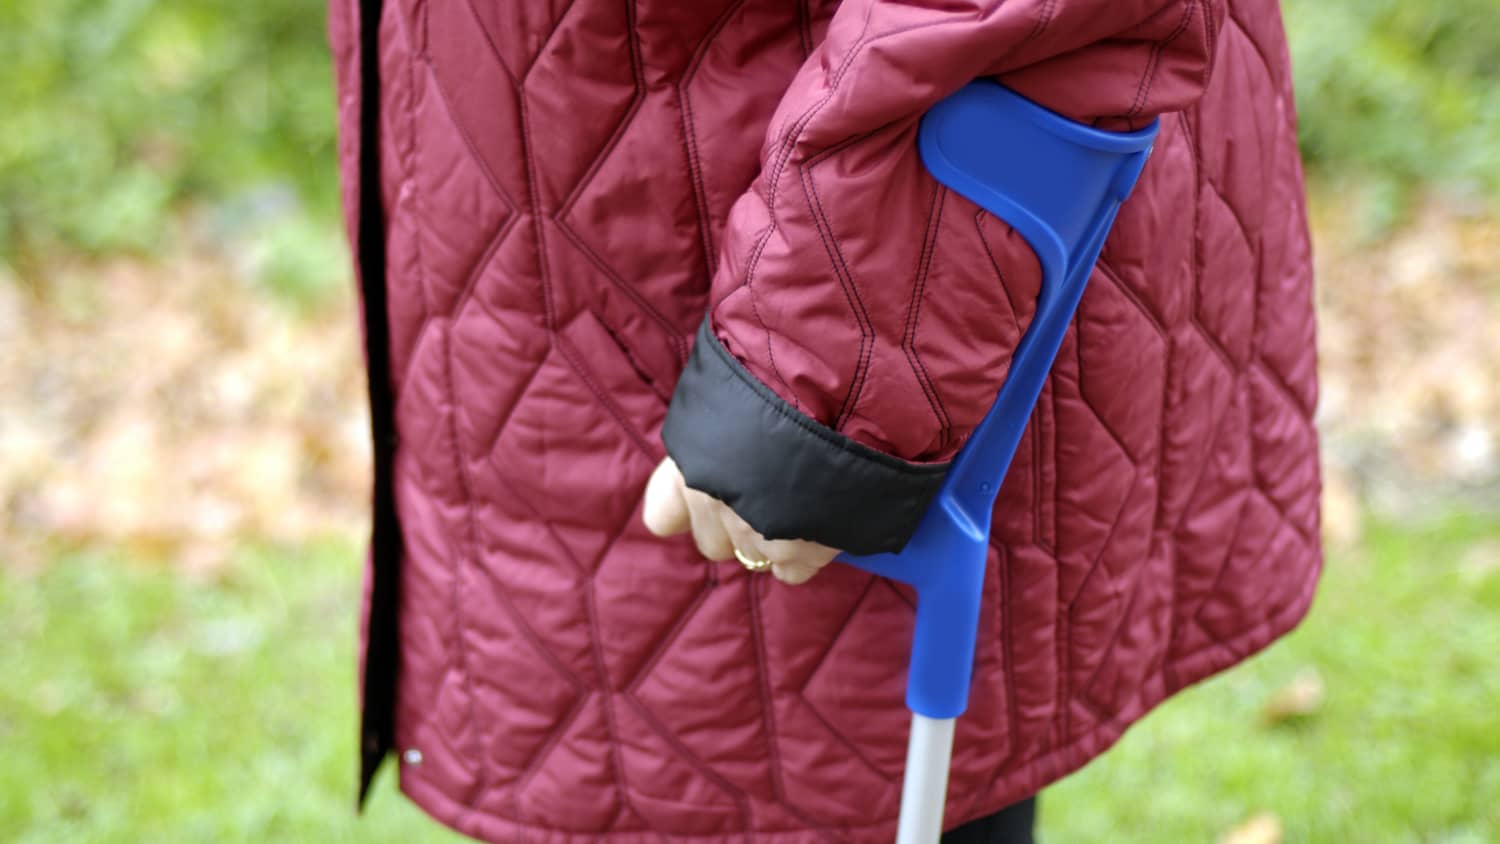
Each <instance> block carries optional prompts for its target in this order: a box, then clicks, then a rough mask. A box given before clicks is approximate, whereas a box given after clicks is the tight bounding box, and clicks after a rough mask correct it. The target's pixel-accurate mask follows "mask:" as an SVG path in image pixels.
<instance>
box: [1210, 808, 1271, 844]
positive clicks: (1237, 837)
mask: <svg viewBox="0 0 1500 844" xmlns="http://www.w3.org/2000/svg"><path fill="white" fill-rule="evenodd" d="M1283 836H1284V833H1283V832H1282V829H1281V819H1280V818H1278V817H1276V816H1275V815H1274V814H1272V813H1270V812H1261V813H1260V814H1258V815H1256V816H1255V817H1253V818H1251V819H1250V820H1248V821H1245V822H1244V823H1242V824H1240V825H1239V826H1237V827H1235V828H1234V829H1231V830H1229V831H1228V832H1226V833H1224V835H1223V836H1222V837H1221V838H1220V839H1219V844H1281V841H1282V838H1283Z"/></svg>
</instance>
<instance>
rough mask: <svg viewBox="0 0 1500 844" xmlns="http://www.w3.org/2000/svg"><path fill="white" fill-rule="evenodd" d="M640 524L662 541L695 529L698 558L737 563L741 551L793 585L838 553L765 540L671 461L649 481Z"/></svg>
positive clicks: (807, 543)
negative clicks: (768, 563) (767, 563)
mask: <svg viewBox="0 0 1500 844" xmlns="http://www.w3.org/2000/svg"><path fill="white" fill-rule="evenodd" d="M641 519H642V521H644V522H645V523H646V529H647V530H650V531H651V532H652V533H654V534H656V535H657V536H676V535H677V534H679V533H682V532H684V531H687V530H691V531H692V532H693V542H694V543H696V544H697V546H698V553H700V554H702V555H703V556H704V557H706V558H707V559H710V560H730V559H734V549H736V548H738V549H739V550H740V553H741V554H743V555H745V557H747V558H749V559H751V560H770V561H771V574H773V575H775V576H776V579H777V580H780V581H781V582H782V583H789V584H793V585H796V584H798V583H806V582H807V581H808V580H810V579H811V578H812V576H813V575H815V574H817V573H818V570H819V569H821V568H823V567H824V566H826V565H828V564H829V563H830V562H831V561H832V560H833V558H834V557H836V556H838V553H839V551H838V549H837V548H829V547H828V546H827V545H819V544H818V543H816V542H810V541H808V540H806V539H766V538H765V537H764V536H761V535H760V533H759V532H757V531H756V530H755V528H752V527H750V525H749V524H748V523H746V522H745V520H744V519H742V518H740V517H739V514H737V513H735V512H734V511H733V510H731V509H730V508H729V505H728V504H725V503H724V502H722V501H720V500H719V499H717V498H714V497H713V496H711V495H709V494H708V493H706V492H700V491H698V490H696V489H692V488H691V487H689V486H688V485H687V483H686V482H685V481H684V480H683V478H682V472H680V471H678V469H677V464H676V463H674V462H672V458H670V457H668V458H666V459H665V460H663V461H662V462H661V463H660V464H658V465H657V467H656V469H655V470H654V471H652V473H651V480H649V481H647V482H646V503H645V507H644V508H643V513H642V516H641Z"/></svg>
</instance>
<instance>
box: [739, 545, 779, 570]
mask: <svg viewBox="0 0 1500 844" xmlns="http://www.w3.org/2000/svg"><path fill="white" fill-rule="evenodd" d="M734 558H735V559H736V560H739V561H740V565H742V566H744V567H745V569H746V570H747V571H765V570H766V569H769V568H770V567H771V561H770V560H752V559H750V558H749V557H746V556H745V552H744V551H741V550H740V549H739V548H738V547H736V548H735V549H734Z"/></svg>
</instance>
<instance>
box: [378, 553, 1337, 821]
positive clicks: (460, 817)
mask: <svg viewBox="0 0 1500 844" xmlns="http://www.w3.org/2000/svg"><path fill="white" fill-rule="evenodd" d="M1319 570H1320V567H1316V566H1315V567H1314V568H1313V570H1312V571H1311V572H1310V573H1309V575H1308V579H1307V583H1306V584H1305V585H1304V587H1303V589H1302V592H1301V594H1300V595H1299V596H1298V598H1297V600H1296V601H1294V602H1293V603H1291V604H1288V605H1287V606H1285V607H1283V609H1282V611H1281V612H1279V613H1277V614H1276V615H1274V616H1272V617H1271V618H1269V619H1267V620H1266V621H1265V622H1264V623H1262V624H1261V625H1259V626H1257V627H1255V628H1252V629H1250V630H1248V631H1246V632H1245V633H1243V634H1241V635H1240V636H1237V637H1234V638H1232V639H1228V640H1225V641H1222V642H1218V643H1216V644H1214V645H1211V646H1209V647H1207V648H1205V649H1203V650H1201V651H1198V652H1196V653H1193V654H1191V655H1189V656H1186V657H1182V658H1179V659H1178V660H1176V661H1175V662H1173V666H1172V672H1171V677H1170V678H1169V677H1167V676H1166V675H1164V674H1161V673H1158V674H1156V675H1155V676H1154V677H1153V678H1152V680H1151V681H1150V682H1148V683H1147V684H1146V685H1144V686H1143V687H1142V691H1141V694H1140V695H1139V696H1138V697H1137V698H1136V699H1135V700H1134V701H1132V702H1131V703H1130V704H1127V705H1126V706H1125V707H1123V708H1122V709H1121V710H1120V711H1119V712H1117V713H1115V714H1114V715H1113V716H1112V717H1110V718H1109V719H1107V720H1103V721H1100V722H1098V723H1096V724H1095V725H1094V726H1093V728H1092V729H1090V730H1089V731H1087V732H1085V733H1082V734H1081V735H1079V736H1078V737H1076V738H1074V739H1073V740H1072V741H1071V742H1069V743H1067V744H1065V745H1063V746H1062V747H1059V748H1057V749H1055V750H1053V751H1052V752H1050V753H1047V754H1045V755H1043V756H1039V757H1036V758H1033V759H1031V760H1028V761H1027V763H1026V764H1024V765H1023V766H1021V767H1019V768H1016V769H1015V770H1012V771H1008V772H1005V771H1000V772H997V773H996V777H995V779H994V782H993V783H992V784H991V785H990V787H989V788H987V789H984V790H982V791H981V792H980V794H979V795H978V796H977V797H972V798H970V799H971V802H970V804H969V805H968V806H967V807H966V808H965V809H964V810H963V811H961V812H953V813H952V814H950V815H949V817H948V818H947V820H946V821H945V823H944V827H943V828H944V829H945V830H948V829H953V828H954V827H957V826H961V825H962V824H965V823H968V822H970V821H972V820H976V819H978V818H982V817H986V816H988V815H992V814H994V813H995V812H998V811H1000V810H1001V809H1003V808H1005V807H1006V806H1009V805H1011V804H1012V803H1015V802H1016V801H1018V800H1024V799H1026V798H1027V797H1030V796H1032V795H1034V794H1036V793H1037V792H1039V791H1040V790H1041V789H1042V788H1043V787H1045V786H1047V785H1049V784H1051V783H1054V782H1056V781H1058V780H1060V779H1062V778H1063V777H1066V776H1067V775H1069V774H1071V773H1073V772H1075V771H1077V770H1078V769H1080V768H1082V767H1083V766H1084V765H1086V764H1088V763H1089V762H1090V761H1091V760H1093V759H1094V758H1095V757H1097V756H1098V755H1099V754H1101V753H1103V752H1104V751H1106V750H1108V749H1109V748H1110V747H1111V746H1113V745H1114V744H1115V742H1117V741H1118V740H1119V739H1120V737H1121V736H1123V735H1124V734H1125V731H1126V730H1127V729H1129V728H1130V727H1131V726H1132V725H1133V724H1135V723H1137V722H1139V720H1140V719H1141V718H1142V717H1143V716H1144V715H1145V714H1146V713H1148V712H1150V711H1151V710H1152V709H1154V708H1155V707H1156V706H1158V705H1159V704H1161V703H1162V702H1163V701H1165V700H1166V699H1167V698H1169V697H1171V696H1172V695H1174V694H1176V693H1177V692H1178V691H1180V690H1182V689H1184V688H1186V687H1188V686H1191V685H1194V684H1196V683H1199V682H1201V681H1203V680H1206V679H1208V678H1209V677H1211V676H1213V675H1215V674H1218V673H1219V672H1221V671H1224V670H1226V669H1228V668H1230V667H1232V666H1234V665H1236V664H1238V663H1240V662H1243V661H1244V660H1245V659H1247V658H1249V657H1250V656H1252V655H1254V654H1256V653H1258V652H1260V651H1262V650H1264V649H1265V648H1266V647H1267V646H1269V645H1270V644H1271V643H1273V642H1275V641H1276V640H1277V639H1280V638H1281V637H1282V636H1284V635H1286V634H1287V633H1289V632H1290V631H1291V630H1292V629H1293V628H1295V627H1296V626H1297V625H1298V624H1299V623H1301V621H1302V620H1303V619H1304V618H1305V617H1306V616H1307V613H1308V610H1309V609H1310V608H1311V606H1312V602H1313V598H1314V596H1315V594H1316V591H1317V583H1318V573H1319ZM399 788H400V790H401V792H402V793H403V794H405V795H406V796H407V797H408V798H410V799H411V801H412V802H414V803H416V804H417V806H419V807H420V808H421V809H422V810H423V811H424V812H426V813H427V814H428V815H429V816H431V817H432V818H433V819H434V820H436V821H437V822H439V823H441V824H443V825H445V826H448V827H450V828H452V829H455V830H457V831H459V832H461V833H463V834H465V835H469V836H472V837H474V838H477V839H479V840H481V841H489V842H495V844H498V843H499V842H501V841H514V840H517V839H519V840H524V841H536V842H542V844H587V842H598V841H608V842H610V844H636V842H647V841H650V842H661V841H682V842H694V844H721V843H722V844H730V842H743V841H746V840H754V841H758V842H769V843H770V844H803V843H804V842H814V841H818V842H821V841H827V840H830V838H831V839H833V840H839V841H849V842H856V844H865V842H869V844H875V842H886V841H891V840H892V839H894V838H895V834H896V822H897V819H896V818H895V817H894V816H893V817H890V818H887V819H885V820H883V821H880V822H879V823H874V824H870V825H867V826H859V827H819V828H814V829H793V830H739V831H736V832H732V833H704V834H681V833H676V834H669V833H663V832H657V831H654V830H631V831H614V832H604V833H600V832H585V831H574V830H562V829H556V828H549V827H539V826H535V825H532V824H526V823H520V822H517V821H513V820H511V819H509V818H503V817H500V816H498V815H494V814H490V813H488V812H481V811H478V810H476V809H473V808H471V807H468V806H464V805H462V804H461V803H459V802H457V801H455V800H453V799H451V798H450V797H448V796H447V795H445V794H444V793H443V792H442V791H441V790H440V789H439V787H438V786H436V785H434V784H432V783H430V782H427V781H424V780H422V779H421V778H419V777H417V776H412V775H409V774H408V771H407V770H406V769H404V768H403V769H402V770H401V776H400V780H399Z"/></svg>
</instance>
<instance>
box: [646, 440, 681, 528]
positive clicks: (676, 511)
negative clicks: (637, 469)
mask: <svg viewBox="0 0 1500 844" xmlns="http://www.w3.org/2000/svg"><path fill="white" fill-rule="evenodd" d="M684 489H686V487H685V486H684V485H683V483H682V472H680V471H678V469H677V464H676V463H674V462H672V458H670V457H668V458H666V459H664V460H662V461H661V462H660V463H658V464H656V468H655V469H653V470H652V471H651V478H650V480H648V481H646V500H645V502H644V503H643V504H642V505H641V521H643V522H645V523H646V529H647V530H649V531H651V532H652V533H654V534H656V535H657V536H676V535H677V534H679V533H682V532H683V531H685V530H688V529H689V528H691V527H692V519H691V515H690V514H689V512H688V507H687V502H686V501H684V500H683V490H684Z"/></svg>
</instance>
